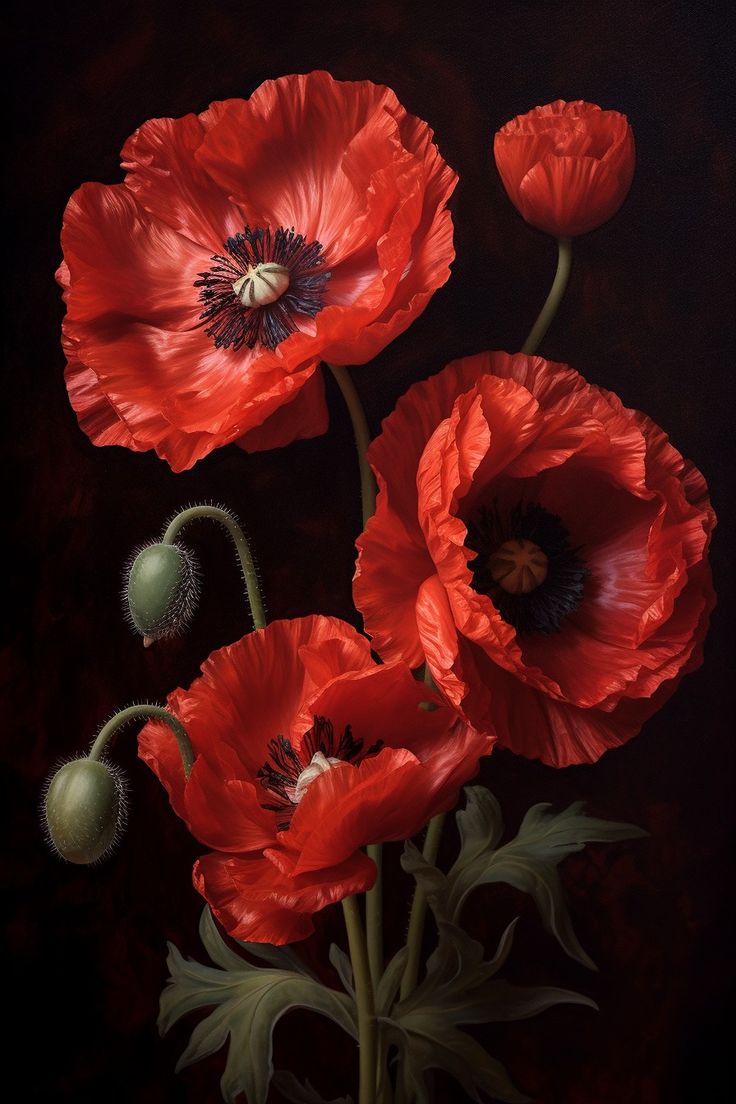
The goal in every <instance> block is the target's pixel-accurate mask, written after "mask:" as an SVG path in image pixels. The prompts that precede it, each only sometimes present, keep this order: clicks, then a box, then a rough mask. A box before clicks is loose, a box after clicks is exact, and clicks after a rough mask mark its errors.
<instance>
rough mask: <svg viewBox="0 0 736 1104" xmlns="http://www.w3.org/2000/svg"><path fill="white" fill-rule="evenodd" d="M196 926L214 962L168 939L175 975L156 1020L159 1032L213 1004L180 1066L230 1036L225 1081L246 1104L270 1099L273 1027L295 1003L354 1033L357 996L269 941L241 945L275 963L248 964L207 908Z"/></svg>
mask: <svg viewBox="0 0 736 1104" xmlns="http://www.w3.org/2000/svg"><path fill="white" fill-rule="evenodd" d="M199 931H200V936H201V939H202V942H203V944H204V946H205V948H206V949H207V952H208V954H209V956H210V958H211V959H212V961H213V962H214V963H216V966H217V968H215V967H212V966H204V965H202V964H201V963H199V962H195V961H194V960H192V959H185V958H183V957H182V955H181V954H180V953H179V951H178V950H177V948H176V947H175V946H174V945H173V944H171V943H170V944H169V957H168V967H169V971H170V974H171V976H170V978H169V980H168V982H167V985H166V988H165V989H164V991H163V993H162V994H161V1010H160V1014H159V1021H158V1022H159V1030H160V1032H161V1034H162V1035H163V1034H165V1033H166V1032H167V1031H168V1030H169V1028H170V1027H171V1026H172V1025H173V1024H175V1023H176V1022H177V1021H178V1020H180V1019H181V1017H182V1016H184V1015H186V1014H187V1013H188V1012H192V1011H194V1010H195V1009H199V1008H210V1009H212V1010H211V1011H210V1013H209V1014H208V1015H207V1016H206V1017H205V1018H204V1019H203V1020H201V1021H200V1022H199V1023H198V1024H197V1026H196V1027H195V1029H194V1031H193V1033H192V1037H191V1039H190V1042H189V1045H188V1047H187V1048H186V1050H185V1051H184V1053H183V1054H182V1056H181V1058H180V1059H179V1061H178V1063H177V1066H176V1069H177V1072H178V1071H179V1070H181V1069H183V1068H184V1067H185V1066H188V1065H191V1063H192V1062H196V1061H197V1060H198V1059H200V1058H205V1057H206V1056H207V1055H209V1054H212V1053H214V1052H215V1051H216V1050H219V1049H220V1047H222V1046H224V1044H225V1043H226V1042H227V1040H228V1037H229V1040H230V1046H229V1050H228V1056H227V1063H226V1066H225V1072H224V1074H223V1076H222V1080H221V1082H220V1088H221V1089H222V1095H223V1097H224V1099H225V1100H226V1101H227V1102H228V1104H234V1102H235V1100H236V1098H237V1097H238V1096H239V1094H240V1093H245V1096H246V1098H247V1100H248V1104H265V1101H266V1097H267V1095H268V1086H269V1083H270V1081H271V1078H272V1076H273V1062H272V1053H273V1030H274V1027H275V1026H276V1024H277V1022H278V1020H279V1019H280V1018H281V1017H282V1016H283V1015H284V1014H285V1013H286V1012H288V1011H289V1010H290V1009H292V1008H309V1009H312V1010H313V1011H315V1012H320V1013H321V1014H322V1015H324V1016H327V1017H328V1018H329V1019H331V1020H334V1022H335V1023H337V1024H339V1025H340V1027H342V1028H343V1029H344V1030H345V1031H347V1033H348V1034H349V1035H351V1036H352V1037H353V1038H357V1025H356V1018H355V1009H354V1004H353V1002H352V1001H351V1000H350V999H349V998H348V997H347V996H345V995H344V994H342V993H338V992H336V991H335V990H334V989H328V988H327V987H326V986H324V985H322V984H321V983H320V982H319V981H317V980H316V979H315V978H314V977H313V976H312V975H311V974H310V973H309V971H308V970H307V969H306V967H304V966H303V965H302V964H301V963H300V962H299V960H298V959H297V957H296V955H294V953H293V952H292V951H289V950H285V949H281V948H275V947H271V946H269V945H267V944H258V943H247V944H243V946H244V947H245V948H246V949H247V950H248V951H249V952H250V953H252V954H254V955H257V956H258V957H260V958H261V959H262V960H264V961H266V962H268V963H269V964H270V965H269V966H267V967H263V966H256V965H254V964H253V963H251V962H248V961H247V960H246V959H245V958H241V957H240V956H239V955H238V954H236V953H235V952H234V951H233V950H231V948H229V947H228V946H227V944H226V943H225V942H224V940H223V939H222V937H221V935H220V933H219V932H218V930H217V927H216V925H215V922H214V920H213V919H212V914H211V913H210V910H209V909H208V908H205V909H204V911H203V913H202V920H201V922H200V928H199ZM279 963H288V966H287V967H286V968H284V967H283V966H281V965H278V964H279Z"/></svg>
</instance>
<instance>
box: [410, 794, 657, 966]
mask: <svg viewBox="0 0 736 1104" xmlns="http://www.w3.org/2000/svg"><path fill="white" fill-rule="evenodd" d="M465 793H466V797H467V807H466V808H465V809H464V810H462V811H460V812H458V814H457V822H458V827H459V829H460V836H461V840H462V846H461V849H460V854H459V855H458V857H457V859H456V861H455V863H454V865H453V867H452V868H451V870H450V871H449V873H448V874H447V877H446V880H445V882H446V884H445V885H444V886H440V885H439V883H438V881H437V879H436V878H434V875H431V874H430V873H428V872H427V871H424V870H422V869H418V870H415V871H414V873H415V877H417V878H418V880H419V881H420V884H422V885H423V886H424V887H425V892H426V893H427V895H428V899H430V900H431V899H432V896H431V895H432V894H434V897H435V898H436V899H437V900H438V902H439V906H440V908H441V911H442V915H443V916H446V917H447V918H448V919H450V920H452V921H454V922H457V920H458V918H459V916H460V912H461V910H462V907H463V904H464V902H465V899H466V897H467V896H468V894H469V893H470V892H471V891H472V890H473V889H475V887H476V886H480V885H485V884H488V883H491V882H506V883H507V884H508V885H512V886H514V887H515V888H516V889H520V890H522V892H524V893H528V894H530V895H531V896H532V897H533V898H534V901H535V903H536V905H537V908H538V910H539V913H540V916H541V918H542V922H543V923H544V926H545V928H546V929H547V931H549V932H550V933H551V934H552V935H554V936H555V938H556V939H557V940H558V942H559V943H560V946H561V947H562V948H563V950H564V951H565V952H566V953H567V954H568V955H570V957H571V958H574V959H575V960H576V961H577V962H580V963H582V964H583V965H584V966H588V967H589V968H590V969H592V970H595V969H596V966H595V964H594V962H593V961H592V959H591V958H590V957H589V955H588V954H587V953H586V952H585V951H584V950H583V948H582V946H581V945H580V942H579V940H578V938H577V936H576V935H575V932H574V930H573V926H572V921H571V919H570V914H569V912H568V909H567V905H566V903H565V898H564V893H563V889H562V883H561V881H560V878H559V875H558V873H557V867H558V865H559V863H561V862H562V860H563V859H565V858H567V856H568V855H571V854H573V852H575V851H582V849H583V848H584V847H585V845H586V843H612V842H615V841H617V840H625V839H636V838H638V837H641V836H645V835H646V834H647V833H646V832H644V831H643V830H642V829H641V828H637V827H635V826H634V825H633V824H622V823H618V822H616V821H609V820H600V819H598V818H597V817H589V816H586V815H585V813H584V812H583V805H582V802H579V801H576V802H575V803H574V804H572V805H570V807H569V808H567V809H565V810H563V811H562V812H560V813H554V812H551V811H550V810H551V806H550V805H549V804H541V805H534V806H533V807H532V808H531V809H530V810H529V812H528V813H527V814H526V816H525V817H524V820H523V821H522V824H521V827H520V828H519V832H518V834H517V835H516V837H515V838H514V839H512V840H510V841H509V842H508V843H505V844H504V845H503V846H501V847H498V846H497V845H498V841H499V839H500V837H501V834H502V832H503V822H502V820H501V813H500V810H499V807H498V802H497V801H496V799H495V798H494V797H493V795H492V794H490V793H489V792H488V790H486V789H484V788H483V787H482V786H468V787H466V789H465ZM409 863H410V865H411V864H412V863H413V864H414V865H415V866H416V861H415V859H414V858H413V857H412V858H411V859H410V860H409ZM433 879H434V880H433ZM430 883H432V884H430ZM432 886H434V888H432Z"/></svg>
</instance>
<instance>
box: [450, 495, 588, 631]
mask: <svg viewBox="0 0 736 1104" xmlns="http://www.w3.org/2000/svg"><path fill="white" fill-rule="evenodd" d="M466 545H467V547H468V548H470V549H472V551H474V552H476V553H477V556H476V558H475V559H473V560H468V567H469V568H470V569H471V571H472V573H473V580H472V584H471V585H472V587H473V589H474V590H477V591H478V593H479V594H485V595H487V596H488V597H489V598H490V599H491V601H492V602H493V604H494V605H495V607H496V609H497V610H498V612H499V613H500V614H501V617H503V619H504V621H507V622H508V624H510V625H513V626H514V628H515V629H516V631H517V632H519V633H527V632H541V633H552V632H557V631H559V629H560V628H561V627H562V622H563V621H564V619H565V618H566V617H567V616H568V615H569V614H571V613H574V612H575V610H576V609H577V608H578V606H579V605H580V603H581V602H582V600H583V589H584V584H585V579H586V576H588V575H589V574H590V572H589V570H588V568H587V567H586V566H585V563H584V562H583V560H582V559H581V557H580V555H579V553H580V549H577V548H571V547H570V535H569V533H568V532H567V530H566V529H565V527H564V525H563V523H562V521H561V519H560V518H559V517H558V516H557V515H556V514H552V513H550V511H549V510H545V509H544V507H543V506H540V505H539V504H538V503H529V504H519V505H517V506H515V507H514V508H513V509H512V510H510V511H509V512H508V513H504V512H503V511H501V510H500V509H499V505H498V501H497V500H495V501H494V502H493V504H492V505H491V506H490V507H488V506H483V507H481V509H480V510H478V512H477V513H476V514H475V515H474V516H473V517H472V518H471V519H470V521H469V523H468V535H467V538H466Z"/></svg>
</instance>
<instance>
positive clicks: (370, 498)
mask: <svg viewBox="0 0 736 1104" xmlns="http://www.w3.org/2000/svg"><path fill="white" fill-rule="evenodd" d="M325 366H326V367H327V368H329V370H330V371H331V372H332V375H333V376H334V377H335V380H336V382H337V385H338V387H339V388H340V391H341V393H342V397H343V398H344V400H345V405H346V406H347V408H348V413H349V415H350V421H351V422H352V424H353V434H354V436H355V447H356V448H357V450H358V464H359V466H360V493H361V499H362V502H363V524H364V525H365V524H366V522H367V521H368V518H369V517H372V516H373V514H374V513H375V512H376V480H375V477H374V475H373V472H372V471H371V467H370V464H369V463H368V457H367V452H368V445H369V444H370V442H371V434H370V430H369V429H368V422H367V420H366V416H365V411H364V410H363V404H362V403H361V401H360V395H359V394H358V392H357V391H356V389H355V384H354V383H353V381H352V379H351V378H350V373H349V372H348V370H347V368H345V367H344V366H343V365H340V364H327V362H325ZM368 855H369V856H370V858H372V859H373V861H374V863H375V864H376V870H377V874H376V882H375V885H374V886H373V888H372V889H370V890H369V891H368V893H367V894H366V905H365V911H366V928H367V931H368V958H369V961H370V969H371V978H372V980H373V985H374V986H376V985H378V982H379V981H380V980H381V974H382V973H383V870H382V866H383V863H382V857H381V844H380V843H373V844H370V846H369V847H368Z"/></svg>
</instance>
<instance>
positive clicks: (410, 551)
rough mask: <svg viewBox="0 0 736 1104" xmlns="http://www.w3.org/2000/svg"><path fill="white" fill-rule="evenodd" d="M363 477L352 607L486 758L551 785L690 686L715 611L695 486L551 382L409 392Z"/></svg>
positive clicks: (525, 373) (529, 361)
mask: <svg viewBox="0 0 736 1104" xmlns="http://www.w3.org/2000/svg"><path fill="white" fill-rule="evenodd" d="M369 457H370V461H371V464H372V465H373V468H374V470H375V472H376V475H377V478H378V483H379V487H380V493H379V496H378V508H377V511H376V514H375V517H373V518H372V519H371V520H370V522H369V524H368V527H367V530H366V532H365V533H364V534H363V535H362V536H361V538H360V540H359V542H358V543H359V547H360V557H359V562H358V572H357V575H356V579H355V588H354V592H355V600H356V604H357V606H358V608H359V609H360V610H361V611H362V612H363V615H364V618H365V625H366V630H367V631H368V632H369V633H370V635H371V636H372V637H373V645H374V647H375V648H376V649H377V651H378V652H379V653H380V654H381V655H382V656H383V657H384V658H385V659H386V660H397V659H399V658H401V659H404V660H405V661H406V662H408V663H409V664H411V665H412V666H417V665H418V664H420V663H422V662H423V661H424V659H425V656H426V660H427V663H428V664H429V667H430V670H431V672H432V675H433V676H434V679H435V681H436V683H437V685H438V686H439V687H440V688H441V689H442V691H443V692H444V694H445V695H446V697H447V698H448V699H449V700H450V701H451V702H452V703H453V704H454V705H455V706H456V707H457V708H459V709H460V710H461V711H462V712H463V713H464V714H465V715H466V717H467V718H468V719H469V720H470V721H471V722H472V723H473V724H474V725H475V726H477V727H479V728H481V729H484V730H495V732H496V734H497V736H498V740H499V743H500V744H503V745H504V746H506V747H508V748H511V750H513V751H516V752H519V753H521V754H523V755H527V756H530V757H534V758H537V757H538V758H541V759H543V760H544V761H545V762H546V763H550V764H552V765H554V766H566V765H568V764H571V763H581V762H591V761H594V760H596V759H598V758H599V756H600V755H602V753H603V752H604V751H606V749H607V748H610V747H614V746H616V745H618V744H622V743H624V742H625V741H626V740H628V739H629V738H630V737H631V736H633V735H635V733H636V732H638V730H639V729H640V727H641V725H642V724H643V722H644V721H645V720H646V719H647V717H649V716H650V715H651V714H652V713H654V712H655V710H656V709H658V708H659V707H660V706H661V705H662V704H663V703H664V702H665V701H666V700H667V699H668V698H669V697H670V695H671V694H672V693H673V691H674V690H675V688H676V687H677V685H678V683H679V681H680V679H681V678H682V676H683V675H684V674H685V673H686V672H687V671H691V670H693V669H694V668H695V667H697V666H698V665H699V664H700V662H701V658H702V642H703V639H704V636H705V633H706V627H707V622H708V618H709V614H710V611H711V609H712V607H713V604H714V595H713V590H712V585H711V575H710V569H709V566H708V560H707V550H708V544H709V540H710V533H711V530H712V528H713V526H714V524H715V517H714V514H713V511H712V509H711V506H710V502H709V499H708V493H707V487H706V485H705V481H704V479H703V477H702V476H701V474H700V472H698V471H697V469H696V468H695V467H694V466H693V465H692V464H691V463H689V462H688V461H686V460H683V458H682V456H681V455H680V454H679V453H678V452H677V451H676V450H675V449H674V448H673V447H672V445H671V444H670V443H669V441H668V439H667V437H666V435H665V434H664V433H663V432H662V430H661V429H659V428H658V427H657V426H656V425H655V424H654V423H653V422H652V421H650V419H649V418H647V417H646V416H645V415H644V414H641V413H639V412H638V411H634V410H628V409H627V408H626V407H624V406H622V404H621V402H620V400H619V399H618V398H617V397H616V396H615V395H613V394H612V393H611V392H609V391H604V390H603V389H602V388H599V387H593V386H591V385H589V384H587V383H586V382H585V380H584V379H583V378H582V377H581V376H580V375H578V373H577V372H574V371H573V370H572V369H570V368H568V367H567V366H566V365H563V364H552V363H549V362H548V361H545V360H543V359H541V358H540V357H529V356H524V355H523V354H517V355H514V356H509V355H507V354H506V353H483V354H480V355H478V356H473V357H468V358H466V359H463V360H458V361H455V362H454V363H452V364H450V365H448V367H447V368H445V370H444V371H443V372H440V373H439V375H437V376H435V377H434V378H432V379H429V380H427V381H426V382H424V383H419V384H417V385H415V386H414V387H412V388H411V389H410V390H409V392H408V393H407V394H406V395H405V396H404V397H403V398H402V399H401V400H400V401H399V403H398V405H397V407H396V410H395V412H394V413H393V414H392V415H391V416H390V417H389V418H387V419H386V421H385V422H384V424H383V432H382V433H381V435H380V437H378V438H377V440H376V441H374V443H373V444H372V445H371V448H370V452H369Z"/></svg>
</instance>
